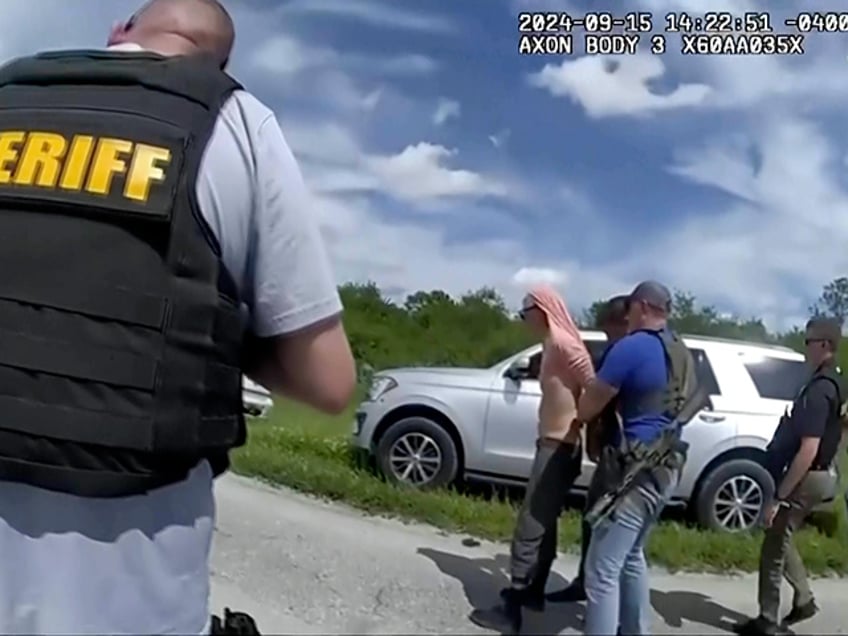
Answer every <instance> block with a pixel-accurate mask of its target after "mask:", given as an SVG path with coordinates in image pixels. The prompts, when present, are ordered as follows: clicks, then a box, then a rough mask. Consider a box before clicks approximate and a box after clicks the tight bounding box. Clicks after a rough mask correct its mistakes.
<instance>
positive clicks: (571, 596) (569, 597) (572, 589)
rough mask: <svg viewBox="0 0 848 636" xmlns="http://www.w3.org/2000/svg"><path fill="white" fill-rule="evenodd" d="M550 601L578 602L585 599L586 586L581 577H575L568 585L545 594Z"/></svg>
mask: <svg viewBox="0 0 848 636" xmlns="http://www.w3.org/2000/svg"><path fill="white" fill-rule="evenodd" d="M545 599H546V600H548V601H550V602H551V603H578V602H580V601H585V600H586V588H585V587H584V586H583V579H581V578H576V579H574V580H573V581H572V582H571V583H570V584H569V585H568V586H566V587H564V588H562V589H561V590H557V591H556V592H551V593H550V594H546V595H545Z"/></svg>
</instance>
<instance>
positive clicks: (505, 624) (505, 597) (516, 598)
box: [468, 588, 524, 634]
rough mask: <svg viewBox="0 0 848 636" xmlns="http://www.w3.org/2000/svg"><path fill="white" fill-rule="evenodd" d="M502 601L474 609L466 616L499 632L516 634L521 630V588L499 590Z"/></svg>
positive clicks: (481, 625)
mask: <svg viewBox="0 0 848 636" xmlns="http://www.w3.org/2000/svg"><path fill="white" fill-rule="evenodd" d="M501 599H502V601H503V602H502V603H501V604H500V605H496V606H495V607H492V608H490V609H476V610H474V611H473V612H471V614H470V615H469V616H468V618H469V619H470V620H471V622H472V623H474V624H475V625H478V626H480V627H482V628H484V629H491V630H493V631H496V632H500V633H501V634H518V633H519V632H520V631H521V606H522V601H524V594H523V593H522V591H521V590H516V589H513V588H505V589H504V590H501Z"/></svg>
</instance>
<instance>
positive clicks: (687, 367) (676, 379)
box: [628, 329, 698, 425]
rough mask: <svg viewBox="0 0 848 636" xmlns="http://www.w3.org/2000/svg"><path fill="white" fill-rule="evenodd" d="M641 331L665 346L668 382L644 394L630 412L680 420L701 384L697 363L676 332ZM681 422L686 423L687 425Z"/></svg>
mask: <svg viewBox="0 0 848 636" xmlns="http://www.w3.org/2000/svg"><path fill="white" fill-rule="evenodd" d="M640 331H644V332H645V333H649V334H651V335H653V336H655V337H656V338H657V339H658V340H659V341H660V343H661V344H662V348H663V353H664V355H665V361H666V369H667V377H668V381H667V383H666V386H665V388H664V389H662V390H659V391H653V392H651V393H646V394H645V395H643V396H642V397H641V398H640V399H639V401H638V403H637V404H636V405H635V408H633V409H631V410H629V413H628V415H631V416H632V415H637V416H638V415H641V414H649V413H661V414H663V415H665V416H666V417H668V418H669V419H671V420H677V418H678V415H679V414H680V412H681V410H682V409H683V407H684V405H685V404H686V401H687V400H688V399H689V397H690V396H692V394H693V393H694V391H695V390H696V388H697V385H698V377H697V373H696V371H695V361H694V359H693V358H692V354H691V353H690V352H689V349H688V348H687V347H686V345H685V344H684V342H683V340H682V339H681V338H680V336H678V335H677V334H676V333H674V332H673V331H671V330H669V329H662V330H650V329H642V330H640ZM634 333H635V332H634ZM678 423H679V424H681V425H682V424H686V422H678Z"/></svg>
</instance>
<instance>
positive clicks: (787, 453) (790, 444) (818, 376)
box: [765, 365, 848, 484]
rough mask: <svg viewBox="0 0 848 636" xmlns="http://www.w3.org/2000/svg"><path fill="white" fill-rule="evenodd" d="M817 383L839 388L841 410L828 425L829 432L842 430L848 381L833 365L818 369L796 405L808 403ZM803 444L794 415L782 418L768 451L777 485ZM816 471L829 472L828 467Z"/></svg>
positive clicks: (837, 409) (768, 467)
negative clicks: (836, 428)
mask: <svg viewBox="0 0 848 636" xmlns="http://www.w3.org/2000/svg"><path fill="white" fill-rule="evenodd" d="M816 382H830V383H832V384H833V386H834V387H835V388H836V392H837V396H838V398H837V406H836V407H835V408H834V409H833V411H832V412H831V414H830V416H829V420H828V422H827V424H826V427H827V428H830V427H833V426H838V427H840V428H842V426H843V422H844V421H845V417H846V406H848V405H846V391H845V381H844V378H843V377H842V375H841V374H840V373H839V371H838V370H837V369H836V368H835V367H833V366H830V365H824V366H821V367H819V368H818V369H816V371H815V372H814V373H813V375H812V376H811V377H810V379H809V380H807V382H806V383H805V384H804V385H803V386H802V387H801V388H800V389H799V391H798V395H797V396H796V397H795V400H794V401H793V412H794V404H795V403H797V402H798V401H800V400H802V399H804V395H805V394H806V392H807V391H808V390H809V388H810V387H811V386H812V385H813V384H814V383H816ZM800 443H801V440H800V438H799V437H798V435H797V434H795V431H794V430H793V422H792V414H791V413H784V414H783V416H782V417H781V418H780V422H779V423H778V425H777V429H776V430H775V432H774V436H773V437H772V439H771V441H770V442H769V444H768V446H767V447H766V459H765V468H766V470H767V471H768V472H769V473H770V474H771V476H772V479H774V481H775V484H779V483H780V480H781V479H782V478H783V474H784V473H785V472H786V469H787V468H788V466H789V463H790V462H791V461H792V459H793V458H794V457H795V455H796V454H797V452H798V448H799V447H800ZM816 468H827V467H826V466H822V467H816Z"/></svg>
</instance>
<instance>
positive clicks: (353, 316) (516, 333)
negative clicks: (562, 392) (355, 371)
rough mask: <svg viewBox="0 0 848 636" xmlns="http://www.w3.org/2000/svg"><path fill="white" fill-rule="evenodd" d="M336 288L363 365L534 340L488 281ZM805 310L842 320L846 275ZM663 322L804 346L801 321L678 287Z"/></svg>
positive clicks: (453, 360)
mask: <svg viewBox="0 0 848 636" xmlns="http://www.w3.org/2000/svg"><path fill="white" fill-rule="evenodd" d="M339 291H340V293H341V297H342V302H343V303H344V306H345V326H346V328H347V331H348V335H349V338H350V342H351V346H352V348H353V353H354V356H355V357H356V359H357V362H358V363H359V365H360V366H361V367H365V368H369V367H370V368H372V369H385V368H390V367H400V366H435V365H449V366H468V367H486V366H490V365H492V364H495V363H496V362H498V361H499V360H502V359H503V358H505V357H507V356H509V355H511V354H513V353H515V352H517V351H519V350H521V349H523V348H525V347H528V346H530V345H531V344H533V342H534V339H533V337H532V336H531V335H530V334H529V333H528V332H527V330H526V329H525V328H524V326H523V325H522V324H521V322H520V321H519V320H518V318H517V316H516V315H515V312H514V311H511V310H510V309H509V308H508V307H507V306H506V303H505V302H504V300H503V298H502V297H501V296H500V294H498V293H497V291H495V290H494V289H491V288H488V287H483V288H481V289H479V290H477V291H473V292H469V293H467V294H464V295H462V296H460V297H459V298H454V297H452V296H450V295H449V294H446V293H445V292H443V291H440V290H434V291H419V292H415V293H414V294H410V295H408V296H407V297H406V299H405V301H404V302H403V303H402V304H399V303H394V302H391V301H389V300H388V299H386V298H385V297H384V296H383V294H382V292H381V291H380V288H379V287H378V286H377V285H376V284H375V283H367V284H356V283H348V284H345V285H342V286H341V287H340V289H339ZM603 302H604V301H603V300H598V301H596V302H594V303H592V304H591V305H590V306H589V307H588V308H587V309H585V310H583V311H582V312H581V314H580V315H579V317H578V316H575V319H577V320H578V322H579V323H580V325H581V326H582V327H588V328H591V327H593V326H594V324H595V317H596V316H597V312H598V310H599V309H600V307H601V306H602V304H603ZM809 313H810V315H811V316H831V317H835V318H837V319H838V320H839V321H840V322H841V323H842V324H844V322H845V319H846V317H848V278H845V277H841V278H836V279H834V280H833V281H831V282H830V283H828V284H827V285H825V286H824V287H823V288H822V292H821V294H820V296H819V298H818V299H817V300H816V302H815V303H814V304H813V305H812V306H810V308H809ZM669 322H670V324H671V326H672V327H673V328H674V329H675V330H677V331H678V332H679V333H685V334H691V335H705V336H715V337H722V338H734V339H740V340H747V341H753V342H763V343H772V344H783V345H786V346H789V347H792V348H793V349H796V350H798V351H801V350H803V345H804V332H803V327H804V326H803V325H798V326H796V327H794V328H793V329H792V330H790V331H787V332H785V333H772V332H770V331H769V330H768V329H767V328H766V326H765V325H764V324H763V322H762V320H761V319H760V318H757V317H750V318H745V319H740V318H728V317H726V316H724V315H723V314H722V313H721V312H719V311H718V310H717V309H716V308H715V307H713V306H712V305H706V304H701V303H699V302H698V301H697V299H696V297H695V295H694V294H691V293H689V292H684V291H676V292H674V304H673V310H672V315H671V317H670V320H669ZM840 359H841V360H844V361H845V362H848V343H846V346H844V347H843V348H842V349H841V351H840ZM844 367H845V364H844V363H843V368H844Z"/></svg>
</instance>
